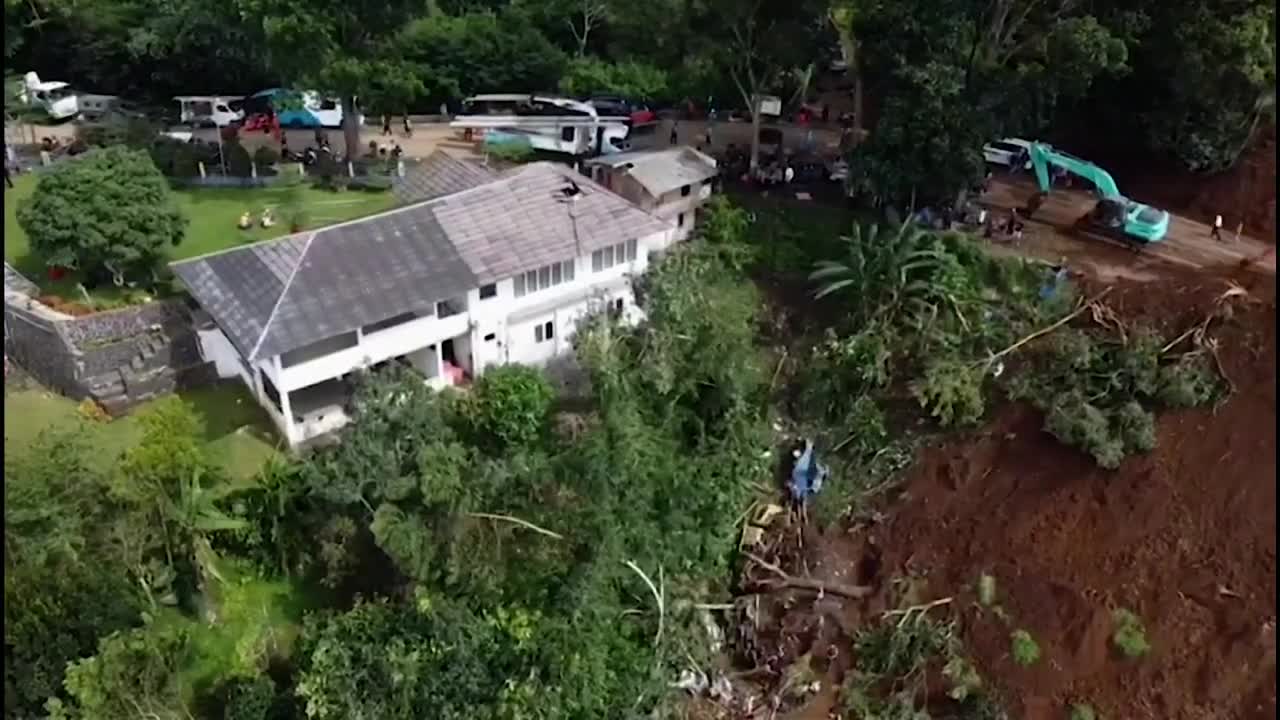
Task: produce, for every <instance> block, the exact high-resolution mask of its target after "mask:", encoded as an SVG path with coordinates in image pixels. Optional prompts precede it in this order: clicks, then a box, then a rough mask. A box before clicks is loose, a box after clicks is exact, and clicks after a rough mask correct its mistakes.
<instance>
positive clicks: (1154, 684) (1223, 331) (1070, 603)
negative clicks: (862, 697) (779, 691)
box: [738, 268, 1276, 720]
mask: <svg viewBox="0 0 1280 720" xmlns="http://www.w3.org/2000/svg"><path fill="white" fill-rule="evenodd" d="M1233 279H1234V280H1235V281H1236V282H1241V283H1243V284H1244V285H1245V286H1247V287H1248V288H1249V289H1250V293H1251V297H1250V299H1249V300H1248V302H1247V303H1244V304H1240V305H1237V306H1236V309H1235V312H1234V314H1233V315H1232V317H1230V319H1228V320H1226V321H1224V322H1223V323H1222V324H1220V325H1217V324H1215V325H1214V326H1213V329H1212V330H1211V332H1210V335H1212V336H1213V337H1215V338H1217V339H1218V340H1219V342H1220V343H1221V345H1220V347H1221V350H1220V354H1221V360H1222V367H1223V370H1224V371H1225V373H1226V375H1227V376H1228V377H1229V379H1230V381H1231V383H1232V384H1233V385H1234V386H1235V388H1236V392H1234V393H1233V394H1231V396H1230V397H1229V398H1228V399H1227V400H1226V401H1225V402H1224V403H1223V404H1221V405H1220V406H1219V407H1218V408H1216V409H1197V410H1191V411H1180V412H1168V413H1165V414H1163V415H1161V416H1160V418H1159V420H1158V435H1159V445H1158V447H1157V448H1156V449H1155V450H1154V451H1152V452H1151V453H1149V454H1147V455H1144V456H1138V457H1132V458H1130V459H1128V460H1126V461H1125V463H1124V464H1123V465H1122V466H1121V467H1120V468H1119V469H1118V470H1116V471H1105V470H1101V469H1099V468H1097V467H1096V466H1095V465H1094V464H1093V462H1092V460H1091V459H1090V458H1088V457H1087V456H1085V455H1084V454H1082V453H1080V452H1078V451H1076V450H1073V449H1070V448H1067V447H1065V446H1063V445H1062V444H1060V443H1059V442H1058V441H1057V440H1055V439H1054V438H1053V437H1051V436H1049V435H1048V434H1046V433H1044V432H1043V431H1042V429H1041V427H1042V422H1043V421H1042V418H1041V417H1040V416H1039V414H1038V413H1036V412H1034V411H1032V410H1030V409H1028V408H1024V407H1017V406H1007V407H1005V408H1003V409H1002V410H1000V411H998V412H997V413H996V414H995V416H994V417H992V418H991V419H990V421H989V422H988V423H987V425H986V426H985V427H984V428H983V429H982V430H981V431H979V432H976V433H972V434H970V435H968V436H962V437H956V438H954V439H953V440H950V441H948V442H946V443H945V444H942V445H941V446H937V447H931V448H928V449H926V450H924V451H923V452H922V453H921V454H920V456H919V457H918V458H917V461H916V463H915V464H914V465H913V467H912V468H911V469H910V470H909V471H908V476H907V478H906V479H905V481H904V483H903V485H902V486H901V493H900V494H899V495H898V496H897V497H896V498H894V499H893V500H891V501H886V503H885V505H884V507H883V513H884V514H883V515H881V516H879V517H878V518H877V521H875V522H870V523H862V524H859V525H857V526H855V527H851V528H846V529H844V530H843V531H841V532H829V533H827V534H826V535H824V536H818V535H817V533H806V536H805V537H804V539H803V547H799V545H800V541H799V540H798V537H799V534H798V533H796V532H795V530H794V528H792V529H791V530H790V531H786V532H779V533H774V535H773V537H772V538H771V540H772V542H773V547H771V548H770V549H769V550H768V553H769V557H771V558H772V557H780V558H782V559H781V560H779V563H780V564H782V565H783V566H784V567H785V568H786V569H787V570H788V571H789V572H792V573H793V574H796V575H806V576H810V577H813V578H817V579H822V580H826V581H831V582H838V583H856V584H869V585H871V586H873V587H874V588H875V591H874V592H873V594H872V595H871V597H869V598H865V599H860V600H847V599H844V598H841V597H836V596H833V595H826V596H825V597H817V598H815V596H814V594H813V593H805V592H780V593H772V594H770V595H766V596H765V598H766V599H765V600H763V601H761V603H760V606H759V607H758V609H756V610H755V611H754V617H747V616H746V615H745V614H743V613H741V612H740V614H739V617H738V621H739V631H740V632H742V633H744V634H745V635H747V636H748V638H749V641H748V642H746V643H742V644H740V645H739V649H740V650H742V649H743V648H744V647H745V648H746V649H747V652H745V653H744V654H743V655H742V656H740V657H739V658H738V660H739V664H740V665H742V666H746V667H755V668H762V669H763V670H764V674H765V676H767V677H772V678H778V677H780V674H781V672H782V668H785V667H786V666H787V665H788V664H789V663H791V662H793V661H794V660H795V659H796V658H798V657H801V656H803V655H805V654H806V653H810V654H811V656H812V657H813V658H814V660H815V661H814V665H815V669H816V670H817V671H818V672H819V673H821V674H823V675H825V677H826V678H827V681H828V683H827V689H826V691H825V692H823V693H820V694H819V695H818V696H817V697H816V698H814V702H813V703H812V704H811V705H810V706H809V707H807V708H801V709H798V710H797V709H793V710H792V712H793V714H792V715H790V716H787V715H779V717H793V718H796V719H797V720H799V719H800V718H804V719H805V720H812V719H816V718H825V717H828V716H829V715H828V713H829V708H830V707H831V704H830V703H831V700H832V693H831V688H832V687H833V685H834V683H838V682H839V680H840V678H841V676H842V675H843V673H844V672H845V671H846V670H847V668H848V667H849V666H850V664H851V663H852V662H854V659H853V658H851V657H849V650H850V642H849V639H850V638H851V637H852V635H853V634H854V633H855V632H856V631H857V630H858V628H859V627H862V626H864V625H865V624H866V623H868V622H871V621H875V620H876V619H877V618H878V617H879V616H880V614H881V613H883V612H884V611H885V610H887V609H890V608H892V607H894V606H895V605H896V604H898V603H900V602H902V598H903V593H904V590H906V591H911V592H913V593H914V594H915V598H916V599H915V601H917V602H918V601H922V600H928V599H931V598H941V597H948V596H951V597H953V598H954V599H953V601H952V602H951V603H950V604H949V605H947V606H943V607H940V608H939V609H938V610H937V612H938V613H939V614H940V615H943V614H949V615H950V616H952V617H954V618H955V619H956V620H957V621H958V622H959V627H960V629H961V633H962V635H963V637H964V640H965V643H966V646H967V648H968V650H969V651H970V652H971V653H972V654H973V655H974V658H975V660H976V663H977V665H978V666H979V668H980V669H981V671H982V673H983V675H984V676H985V677H986V678H988V679H989V681H990V682H992V683H993V684H994V685H995V686H996V687H997V688H998V691H999V694H1000V696H1001V697H1002V698H1003V699H1004V700H1005V704H1006V705H1007V706H1008V708H1009V710H1010V714H1011V715H1010V716H1011V717H1015V718H1026V719H1028V720H1037V719H1044V720H1049V719H1050V718H1052V719H1054V720H1058V719H1059V718H1065V717H1066V713H1067V708H1068V707H1069V706H1070V704H1071V703H1074V702H1081V703H1088V704H1090V705H1092V706H1093V707H1094V708H1096V709H1097V710H1098V712H1099V715H1100V716H1101V717H1105V718H1124V719H1136V718H1158V719H1160V720H1182V719H1185V720H1192V719H1195V720H1200V719H1205V720H1207V719H1209V718H1213V719H1214V720H1235V719H1242V720H1243V719H1245V718H1249V719H1252V718H1263V717H1273V716H1274V714H1275V708H1276V701H1275V680H1276V639H1275V601H1274V598H1275V594H1276V494H1275V492H1276V490H1275V488H1276V482H1275V481H1276V472H1275V470H1276V441H1275V438H1276V382H1275V373H1276V311H1275V280H1274V275H1270V274H1265V273H1259V274H1251V275H1249V276H1247V277H1246V276H1236V277H1235V278H1233ZM1117 282H1118V283H1119V284H1118V285H1117V286H1116V287H1115V289H1114V291H1113V292H1112V294H1111V295H1110V296H1109V297H1108V303H1109V304H1110V306H1111V307H1112V308H1113V309H1114V310H1115V311H1116V312H1117V313H1118V314H1119V315H1120V316H1121V317H1124V318H1128V319H1130V320H1134V319H1141V320H1143V321H1145V322H1148V323H1151V324H1153V325H1155V326H1156V327H1158V328H1160V329H1161V330H1162V331H1163V332H1164V333H1165V334H1166V336H1169V335H1174V334H1176V333H1177V332H1178V331H1180V330H1182V329H1184V328H1187V327H1189V326H1191V325H1193V324H1194V323H1196V322H1197V321H1199V320H1200V319H1202V318H1203V317H1204V316H1205V314H1206V313H1207V312H1208V310H1209V309H1210V307H1211V306H1212V303H1213V301H1214V300H1215V299H1216V298H1217V297H1218V295H1219V294H1220V293H1221V292H1222V290H1223V289H1224V288H1225V287H1226V283H1227V280H1226V279H1223V278H1210V277H1205V276H1203V275H1196V274H1194V273H1192V272H1189V271H1183V270H1178V269H1176V268H1165V270H1164V272H1163V273H1162V275H1161V277H1160V279H1159V280H1158V281H1155V282H1147V283H1139V282H1135V281H1131V280H1123V281H1117ZM1096 289H1097V288H1096V287H1092V288H1086V292H1092V291H1094V290H1096ZM751 573H752V575H753V576H757V577H758V576H760V575H761V571H760V570H759V569H758V568H756V569H753V570H752V571H751ZM983 573H987V574H990V575H993V576H994V577H995V578H996V580H997V588H998V592H997V595H998V600H997V604H998V605H999V606H1000V609H1001V611H1000V612H999V613H997V612H995V611H993V610H992V609H983V608H980V607H979V605H978V603H977V602H976V597H975V595H974V588H975V585H976V583H977V580H978V578H979V577H980V576H981V575H982V574H983ZM765 575H767V573H765ZM904 580H907V581H908V582H906V583H905V584H904V582H903V581H904ZM1116 608H1127V609H1130V610H1132V611H1133V612H1135V613H1136V614H1137V615H1138V616H1139V617H1140V618H1141V619H1142V621H1143V623H1144V624H1145V626H1146V637H1147V639H1148V641H1149V642H1150V644H1151V646H1152V651H1151V652H1150V653H1149V654H1148V655H1147V656H1145V657H1143V658H1141V659H1136V660H1131V659H1123V658H1122V657H1121V656H1120V655H1119V653H1118V652H1117V651H1116V649H1115V647H1114V645H1113V643H1112V633H1113V631H1114V627H1113V621H1112V611H1113V610H1114V609H1116ZM747 627H750V628H751V629H750V631H748V630H747ZM1017 628H1022V629H1026V630H1028V631H1029V632H1030V633H1031V634H1032V635H1033V637H1034V638H1035V639H1036V641H1037V643H1038V644H1039V646H1040V648H1041V651H1042V659H1041V660H1040V661H1039V662H1038V663H1036V664H1035V665H1034V666H1032V667H1030V668H1022V667H1020V666H1018V665H1017V664H1016V663H1014V662H1013V660H1012V659H1011V657H1010V642H1009V634H1010V632H1011V631H1012V630H1014V629H1017ZM762 685H764V689H765V690H766V694H767V693H768V692H769V689H770V688H776V687H777V682H776V680H773V681H765V682H763V683H762ZM784 710H785V708H784Z"/></svg>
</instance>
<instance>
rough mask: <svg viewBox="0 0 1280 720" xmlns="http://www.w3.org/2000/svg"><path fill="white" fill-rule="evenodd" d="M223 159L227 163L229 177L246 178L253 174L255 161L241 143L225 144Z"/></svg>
mask: <svg viewBox="0 0 1280 720" xmlns="http://www.w3.org/2000/svg"><path fill="white" fill-rule="evenodd" d="M222 157H223V159H224V160H225V161H226V163H227V174H228V175H231V176H232V177H242V178H246V177H249V176H251V175H252V174H253V159H252V158H250V157H249V151H248V150H246V149H245V148H244V146H243V145H241V144H240V143H238V142H229V143H225V144H224V145H223V146H222Z"/></svg>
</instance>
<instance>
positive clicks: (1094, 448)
mask: <svg viewBox="0 0 1280 720" xmlns="http://www.w3.org/2000/svg"><path fill="white" fill-rule="evenodd" d="M1044 429H1045V431H1047V432H1048V433H1050V434H1051V435H1053V436H1054V437H1056V438H1058V439H1059V440H1061V441H1062V442H1063V443H1065V444H1067V445H1071V446H1074V447H1078V448H1080V449H1082V450H1084V451H1085V452H1087V453H1089V454H1090V455H1092V456H1093V458H1094V460H1096V461H1097V463H1098V465H1099V466H1101V467H1104V468H1107V469H1115V468H1117V467H1119V466H1120V461H1121V460H1123V459H1124V450H1125V448H1124V443H1123V442H1122V441H1121V439H1120V438H1119V437H1116V436H1115V434H1114V433H1113V429H1112V427H1111V421H1110V420H1109V419H1108V418H1107V415H1106V413H1104V412H1103V411H1102V410H1100V409H1099V408H1098V407H1097V406H1095V405H1093V404H1092V403H1089V402H1086V401H1085V399H1084V397H1083V396H1082V395H1081V394H1080V393H1078V392H1073V393H1068V394H1067V395H1064V396H1063V397H1061V398H1059V399H1058V400H1057V401H1056V402H1055V403H1054V404H1053V405H1052V407H1050V409H1049V412H1048V414H1047V415H1045V421H1044Z"/></svg>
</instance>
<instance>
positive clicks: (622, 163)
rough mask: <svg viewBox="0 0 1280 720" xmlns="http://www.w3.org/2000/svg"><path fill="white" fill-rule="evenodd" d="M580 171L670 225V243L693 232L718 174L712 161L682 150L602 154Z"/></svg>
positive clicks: (701, 154)
mask: <svg viewBox="0 0 1280 720" xmlns="http://www.w3.org/2000/svg"><path fill="white" fill-rule="evenodd" d="M584 167H585V169H586V171H587V172H588V173H589V174H590V177H591V178H592V179H594V180H595V181H596V182H597V183H599V184H601V185H603V186H605V187H606V188H608V189H610V190H612V191H614V192H616V193H618V194H619V195H621V196H622V197H624V198H626V199H628V200H630V201H631V202H633V203H635V204H636V205H637V206H638V207H640V208H641V209H643V210H647V211H649V212H651V213H653V214H654V215H657V216H658V217H660V218H663V219H665V220H668V221H670V222H671V223H672V224H674V225H675V226H676V235H675V237H676V240H684V239H685V238H687V237H689V234H690V233H692V232H693V227H694V225H695V224H696V222H697V215H698V208H700V207H702V206H703V205H705V204H706V202H707V200H709V199H710V198H711V192H712V187H713V183H714V182H715V179H716V177H717V175H719V172H720V171H719V169H718V168H717V167H716V161H715V158H713V157H711V156H709V155H706V154H705V153H702V152H699V151H698V150H695V149H693V148H691V147H683V146H682V147H674V148H668V149H664V150H637V151H635V152H625V153H617V154H614V155H602V156H600V157H597V158H592V159H591V160H587V161H586V162H585V163H584Z"/></svg>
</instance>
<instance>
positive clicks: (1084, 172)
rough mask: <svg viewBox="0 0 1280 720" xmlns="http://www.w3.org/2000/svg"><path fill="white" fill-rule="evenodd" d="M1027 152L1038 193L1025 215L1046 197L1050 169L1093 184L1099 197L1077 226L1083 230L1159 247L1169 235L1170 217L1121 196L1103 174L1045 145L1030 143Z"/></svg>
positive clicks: (1106, 175)
mask: <svg viewBox="0 0 1280 720" xmlns="http://www.w3.org/2000/svg"><path fill="white" fill-rule="evenodd" d="M1029 152H1030V155H1031V167H1032V168H1033V169H1034V170H1035V173H1036V182H1038V183H1039V184H1040V192H1039V193H1037V194H1036V195H1035V196H1034V197H1033V198H1032V199H1031V203H1030V204H1029V205H1028V207H1027V210H1028V215H1030V214H1032V213H1034V212H1035V211H1036V209H1038V208H1039V207H1040V203H1041V202H1043V201H1044V197H1045V196H1046V195H1048V194H1049V191H1050V189H1051V183H1050V179H1049V166H1050V165H1053V166H1056V167H1060V168H1062V169H1063V170H1066V171H1067V172H1069V173H1071V174H1073V175H1077V176H1079V177H1081V178H1084V179H1085V180H1088V181H1089V182H1091V183H1093V186H1094V187H1095V188H1097V190H1098V194H1099V195H1101V196H1102V197H1101V199H1100V200H1099V201H1098V204H1097V205H1095V206H1094V208H1093V210H1092V211H1090V212H1089V214H1088V215H1086V216H1085V217H1083V218H1081V222H1080V224H1081V225H1083V226H1084V227H1085V229H1088V230H1093V231H1094V232H1098V233H1100V234H1102V235H1106V236H1110V237H1114V238H1117V239H1119V240H1123V241H1126V242H1129V243H1136V244H1138V245H1148V244H1151V243H1158V242H1160V241H1161V240H1163V239H1164V236H1165V234H1166V233H1168V232H1169V213H1167V212H1165V211H1164V210H1160V209H1159V208H1154V207H1151V206H1150V205H1143V204H1142V203H1138V202H1134V201H1133V200H1130V199H1129V198H1126V197H1125V196H1124V195H1121V194H1120V188H1119V187H1117V186H1116V181H1115V180H1114V179H1113V178H1112V177H1111V173H1108V172H1107V171H1106V170H1103V169H1102V168H1100V167H1098V166H1097V165H1094V164H1093V163H1091V162H1088V161H1085V160H1081V159H1080V158H1078V157H1073V156H1071V155H1067V154H1066V153H1063V152H1059V151H1057V150H1054V149H1053V148H1051V147H1049V146H1048V145H1045V144H1044V143H1031V147H1030V149H1029Z"/></svg>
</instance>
